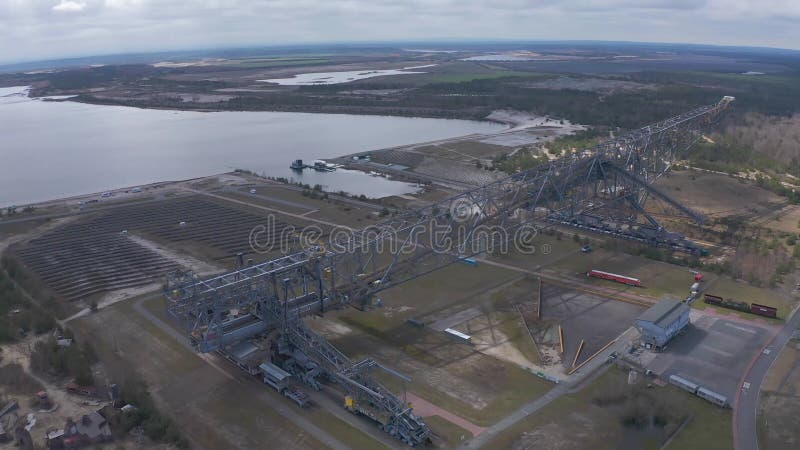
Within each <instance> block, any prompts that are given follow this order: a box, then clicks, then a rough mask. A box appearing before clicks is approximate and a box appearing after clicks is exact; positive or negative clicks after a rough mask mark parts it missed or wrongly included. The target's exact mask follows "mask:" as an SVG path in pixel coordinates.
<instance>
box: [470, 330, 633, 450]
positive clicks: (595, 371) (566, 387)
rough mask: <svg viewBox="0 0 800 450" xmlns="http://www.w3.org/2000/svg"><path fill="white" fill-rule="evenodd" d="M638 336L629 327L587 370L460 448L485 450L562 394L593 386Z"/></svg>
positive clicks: (513, 413)
mask: <svg viewBox="0 0 800 450" xmlns="http://www.w3.org/2000/svg"><path fill="white" fill-rule="evenodd" d="M634 333H635V331H634V329H633V328H629V329H628V330H626V331H625V332H624V333H622V335H621V336H620V337H619V338H618V339H617V340H616V342H614V343H613V344H612V345H610V346H609V347H608V348H607V349H605V350H604V351H603V352H601V354H599V355H597V356H596V357H595V358H594V359H592V360H591V361H590V362H588V363H587V364H586V365H585V366H584V367H583V368H581V370H579V371H578V372H576V374H575V375H573V378H571V379H570V381H566V382H562V383H560V384H558V385H557V386H556V387H554V388H553V389H550V390H549V391H547V393H546V394H544V395H543V396H541V397H539V398H537V399H535V400H533V401H531V402H529V403H527V404H525V405H523V406H522V407H520V408H519V409H517V410H516V411H514V412H512V413H511V414H509V415H507V416H505V417H503V418H502V419H500V420H499V421H498V422H497V423H495V424H494V425H492V426H490V427H489V428H487V429H486V430H485V431H483V432H482V433H481V434H480V435H479V436H477V437H476V438H474V439H472V440H471V441H469V442H466V443H465V444H463V445H462V446H461V447H460V449H462V450H466V449H475V448H483V447H485V446H486V445H487V444H489V442H490V441H491V440H492V439H493V438H495V437H497V436H498V435H500V434H501V433H503V432H504V431H505V430H507V429H508V428H511V427H512V426H514V425H515V424H517V423H518V422H520V421H522V420H524V419H525V418H526V417H528V416H529V415H531V414H533V413H535V412H536V411H538V410H540V409H542V408H544V407H545V406H547V405H549V404H550V403H552V402H553V401H555V400H556V399H558V398H559V397H561V396H562V395H564V394H571V393H573V392H577V391H579V390H581V389H583V388H585V387H586V386H587V385H588V384H589V383H591V381H592V380H594V379H595V378H596V377H597V376H599V375H601V374H602V373H603V371H605V370H606V369H608V368H609V367H610V365H609V364H607V363H606V360H607V358H608V355H610V354H611V353H612V352H615V351H616V352H619V353H622V352H624V351H626V350H627V348H628V345H629V344H630V340H631V337H632V336H633V334H634Z"/></svg>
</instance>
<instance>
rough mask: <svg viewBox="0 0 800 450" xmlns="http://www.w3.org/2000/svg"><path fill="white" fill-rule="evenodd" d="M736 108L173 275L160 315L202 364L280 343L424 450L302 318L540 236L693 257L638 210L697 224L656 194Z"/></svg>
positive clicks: (289, 358) (363, 372) (357, 406)
mask: <svg viewBox="0 0 800 450" xmlns="http://www.w3.org/2000/svg"><path fill="white" fill-rule="evenodd" d="M732 100H733V98H732V97H724V98H722V100H720V101H719V102H717V103H715V104H712V105H707V106H703V107H700V108H697V109H694V110H692V111H689V112H686V113H684V114H681V115H679V116H675V117H672V118H669V119H667V120H664V121H661V122H658V123H655V124H652V125H648V126H646V127H643V128H641V129H638V130H636V131H633V132H631V133H628V134H625V135H622V136H619V137H617V138H614V139H610V140H608V141H605V142H603V143H601V144H599V145H596V146H594V147H591V148H587V149H584V150H583V151H580V152H578V153H572V154H568V155H566V156H564V157H561V158H558V159H554V160H552V161H549V162H547V163H545V164H542V165H540V166H538V167H535V168H533V169H530V170H527V171H524V172H521V173H517V174H515V175H512V176H509V177H507V178H505V179H502V180H499V181H496V182H493V183H490V184H486V185H484V186H481V187H478V188H475V189H472V190H469V191H465V192H462V193H460V194H458V195H455V196H453V197H451V198H448V199H445V200H443V201H440V202H437V203H435V204H432V205H429V206H426V207H424V208H421V209H417V210H413V211H408V212H403V213H400V214H397V215H394V216H393V217H391V218H389V219H388V220H385V221H384V222H382V223H379V224H377V225H374V226H370V227H367V228H366V229H363V230H357V231H354V230H350V229H338V230H337V229H335V230H333V231H331V232H330V233H329V235H328V236H327V238H328V239H327V241H326V242H324V243H323V242H321V241H319V242H315V243H312V245H309V246H308V247H307V248H305V249H303V250H301V251H298V252H296V253H292V254H288V255H285V256H283V257H280V258H277V259H274V260H271V261H267V262H264V263H260V264H256V265H252V266H249V267H243V268H240V269H238V270H235V271H233V272H230V273H226V274H224V275H219V276H216V277H212V278H208V279H205V280H201V279H198V278H197V277H196V276H195V275H194V274H192V273H191V272H184V271H178V272H174V273H171V274H169V275H168V276H167V282H166V285H165V290H164V294H165V298H166V304H167V311H168V312H169V314H170V315H171V316H172V317H174V318H175V319H176V320H178V321H179V322H180V323H181V324H183V326H184V327H185V328H186V329H187V330H188V331H189V334H190V336H191V341H192V343H193V344H194V346H195V347H196V348H197V350H198V351H200V352H211V351H216V350H223V349H225V348H226V347H228V346H230V345H232V344H235V343H237V342H240V341H242V340H244V339H247V338H250V337H252V336H255V335H261V334H264V333H266V332H267V331H270V330H278V331H280V336H281V337H280V346H279V347H280V350H279V356H277V357H276V359H278V360H279V361H278V362H279V363H281V364H282V366H283V367H284V368H285V369H286V370H288V371H290V372H291V373H293V374H294V375H295V376H296V377H297V378H298V379H300V380H302V381H305V382H306V383H308V384H309V385H311V386H318V381H317V379H318V378H320V377H324V378H326V379H327V380H329V381H332V382H335V383H337V384H338V385H339V386H340V387H341V388H342V389H343V390H344V391H345V392H346V397H345V398H346V402H345V404H346V407H347V408H348V409H350V410H352V411H354V412H357V413H361V414H364V415H367V416H369V417H371V418H372V419H374V420H376V421H377V422H379V423H380V424H381V426H382V428H383V429H384V430H386V431H387V432H389V433H390V434H391V435H393V436H396V437H398V438H400V439H402V440H403V441H405V442H407V443H409V444H411V445H418V444H421V443H423V442H424V441H426V440H427V439H428V435H429V433H430V431H429V429H428V427H427V426H426V425H425V424H424V423H423V421H422V420H421V419H420V418H419V417H417V416H415V415H414V414H413V413H412V411H411V408H410V407H408V405H407V404H405V403H404V402H403V401H401V400H400V399H399V398H397V397H396V396H395V395H394V394H392V393H391V392H390V391H389V390H388V389H386V388H385V387H384V386H382V385H381V384H380V383H379V382H377V381H376V380H375V379H374V378H373V377H372V376H370V375H369V371H370V370H371V369H373V368H375V367H378V368H380V367H382V366H380V365H379V364H378V363H377V362H375V361H374V360H371V359H365V360H363V361H359V362H353V361H351V360H350V359H349V358H347V356H345V355H344V354H342V353H341V352H339V351H338V350H337V349H336V348H334V347H333V346H332V345H331V344H330V343H328V342H327V341H326V340H325V339H324V338H322V337H320V336H318V335H317V334H315V333H314V332H313V331H312V330H310V329H309V328H308V327H307V326H306V325H305V323H304V322H303V320H302V318H303V317H304V316H307V315H309V314H314V313H322V312H324V311H325V310H327V309H330V308H338V307H341V306H345V305H353V306H357V307H360V308H363V307H365V306H367V305H369V304H370V302H371V301H372V300H371V299H372V298H373V295H374V294H375V293H377V292H379V291H381V290H384V289H387V288H389V287H392V286H396V285H397V284H400V283H403V282H405V281H408V280H411V279H414V278H417V277H419V276H422V275H425V274H427V273H430V272H432V271H434V270H437V269H440V268H442V267H444V266H447V265H449V264H452V263H453V262H456V261H458V260H459V259H465V258H469V257H471V256H475V255H478V254H481V253H485V252H498V251H505V250H507V249H508V248H509V246H510V245H511V244H513V245H516V246H517V248H518V249H519V250H520V251H525V250H528V249H530V248H534V247H530V246H531V244H532V243H534V242H535V236H536V234H537V233H538V232H539V231H540V230H541V229H542V228H544V227H548V226H552V225H553V224H564V225H571V226H576V227H582V228H585V229H588V230H592V231H598V232H603V233H606V234H611V235H614V236H618V237H621V238H625V239H631V240H634V241H638V242H642V243H645V244H648V245H654V246H658V247H664V248H668V249H672V250H676V251H683V252H689V253H698V252H699V251H700V250H701V249H700V248H699V247H697V246H696V245H695V244H693V243H692V242H690V241H688V240H686V239H685V238H684V237H683V236H681V235H679V234H675V233H670V232H668V231H667V230H665V229H664V227H663V226H662V225H661V224H660V223H659V222H658V221H657V220H656V219H655V217H653V215H651V214H649V213H648V212H647V211H646V210H645V204H650V203H658V204H659V205H660V206H661V207H663V208H665V209H667V210H669V211H671V212H673V213H674V214H677V215H680V216H684V217H687V218H689V219H691V220H693V221H695V222H702V221H703V217H702V216H701V215H700V214H698V213H696V212H694V211H692V210H691V209H689V208H687V207H685V206H683V205H681V204H680V203H679V202H677V201H675V200H674V199H672V198H670V197H669V196H668V195H667V194H666V193H664V192H663V191H661V190H659V189H657V188H655V187H654V186H653V182H654V181H655V180H657V179H658V178H659V177H660V176H662V175H663V174H664V173H665V172H666V171H667V170H668V169H669V168H670V165H671V164H672V163H673V162H674V161H675V159H676V156H677V155H679V154H681V153H682V152H684V151H686V150H688V149H689V148H690V147H691V146H692V145H693V144H694V143H695V142H696V141H697V140H698V139H699V138H700V137H701V136H702V134H701V132H702V130H704V129H705V128H706V127H708V126H710V125H712V124H713V123H714V122H715V121H716V120H717V118H718V117H719V116H720V114H721V113H722V112H723V111H724V110H725V109H726V108H727V107H728V105H729V104H730V102H731V101H732ZM397 375H398V376H401V375H399V374H397Z"/></svg>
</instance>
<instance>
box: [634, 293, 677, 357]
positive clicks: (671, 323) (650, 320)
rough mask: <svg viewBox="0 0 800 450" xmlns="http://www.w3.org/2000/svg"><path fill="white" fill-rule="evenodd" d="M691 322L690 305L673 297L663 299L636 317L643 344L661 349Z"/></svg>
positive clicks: (650, 347)
mask: <svg viewBox="0 0 800 450" xmlns="http://www.w3.org/2000/svg"><path fill="white" fill-rule="evenodd" d="M688 324H689V306H688V305H686V304H685V303H683V302H680V301H678V300H673V299H666V298H665V299H662V300H661V301H660V302H658V303H656V304H655V305H653V306H652V307H651V308H650V309H648V310H647V311H645V312H644V313H642V315H641V316H639V318H638V319H636V329H637V330H639V333H641V338H640V341H641V344H642V345H643V346H645V347H647V348H649V349H654V350H661V349H663V348H664V347H665V346H666V345H667V342H669V340H670V339H672V338H673V337H675V335H676V334H678V333H680V331H681V330H683V328H684V327H686V325H688Z"/></svg>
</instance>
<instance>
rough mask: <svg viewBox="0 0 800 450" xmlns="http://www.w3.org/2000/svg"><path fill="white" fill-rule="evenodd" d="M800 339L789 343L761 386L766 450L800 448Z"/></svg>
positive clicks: (761, 422) (760, 422)
mask: <svg viewBox="0 0 800 450" xmlns="http://www.w3.org/2000/svg"><path fill="white" fill-rule="evenodd" d="M799 429H800V340H797V339H793V340H791V341H789V343H788V344H787V346H786V348H784V349H783V351H782V352H781V354H780V356H778V359H776V360H775V362H774V363H773V365H772V367H771V368H770V370H769V372H767V377H766V378H765V380H764V383H763V384H762V385H761V403H760V405H759V416H758V437H759V443H760V444H759V445H760V446H761V448H763V449H765V450H783V449H787V450H788V449H793V448H797V446H798V445H800V434H799V433H798V430H799Z"/></svg>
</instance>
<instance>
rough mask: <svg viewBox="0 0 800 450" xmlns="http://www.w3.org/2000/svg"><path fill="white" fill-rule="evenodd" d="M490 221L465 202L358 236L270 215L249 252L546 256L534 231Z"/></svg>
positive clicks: (488, 215) (547, 250)
mask: <svg viewBox="0 0 800 450" xmlns="http://www.w3.org/2000/svg"><path fill="white" fill-rule="evenodd" d="M501 214H503V213H501ZM490 218H491V219H493V220H489V219H490ZM495 219H497V214H495V213H494V212H493V211H486V210H484V209H482V208H481V207H480V206H479V205H477V204H475V203H473V202H471V201H469V200H468V199H466V198H458V199H456V200H454V201H453V202H452V203H451V204H450V207H449V208H448V209H447V210H446V211H442V212H439V211H438V210H436V209H434V210H433V211H430V213H429V214H427V215H419V216H414V215H411V214H409V215H400V216H396V217H393V218H391V219H390V220H387V221H386V222H384V223H379V224H376V225H371V226H367V227H365V228H362V229H358V230H354V229H352V228H348V227H345V226H335V227H332V228H328V229H323V228H322V227H320V226H318V225H308V226H304V227H302V228H297V227H294V226H293V225H288V224H284V223H281V222H278V221H277V220H276V219H275V216H274V215H272V214H270V215H268V216H267V217H266V221H265V223H263V224H259V225H256V226H255V227H253V228H252V229H251V230H250V235H249V243H250V248H251V249H252V250H253V251H254V252H256V253H261V254H263V253H270V252H274V251H279V252H280V253H283V254H286V253H289V252H292V251H298V250H301V249H311V248H317V249H321V250H324V251H333V252H336V253H356V252H362V253H365V254H367V253H376V254H390V255H410V254H413V253H415V252H419V251H433V252H435V253H440V254H451V255H454V256H458V255H476V254H480V253H489V254H495V255H497V254H501V255H504V254H508V253H509V252H510V251H511V250H512V249H513V250H514V251H515V252H517V253H521V254H535V253H543V254H548V253H550V251H551V248H550V245H549V244H542V245H540V246H537V243H536V237H537V236H539V229H538V228H537V227H536V226H534V225H532V224H529V223H519V222H514V221H511V220H509V221H508V223H506V224H504V225H502V226H501V225H499V224H497V223H494V222H497V220H495Z"/></svg>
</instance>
